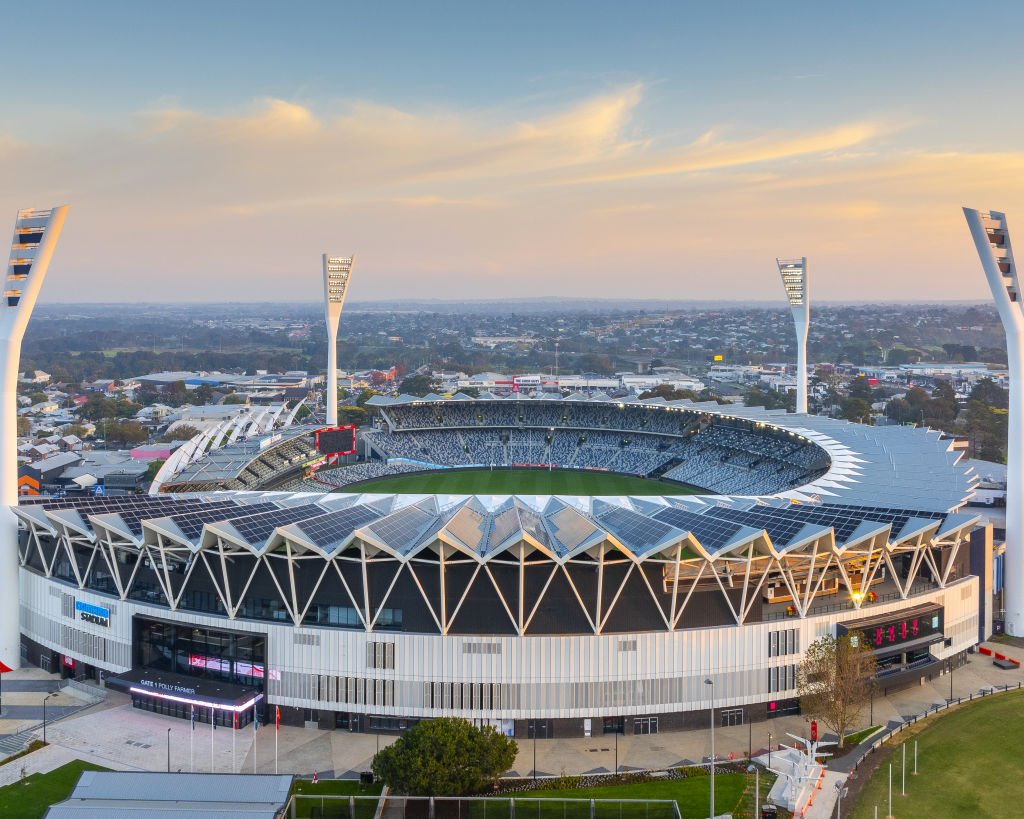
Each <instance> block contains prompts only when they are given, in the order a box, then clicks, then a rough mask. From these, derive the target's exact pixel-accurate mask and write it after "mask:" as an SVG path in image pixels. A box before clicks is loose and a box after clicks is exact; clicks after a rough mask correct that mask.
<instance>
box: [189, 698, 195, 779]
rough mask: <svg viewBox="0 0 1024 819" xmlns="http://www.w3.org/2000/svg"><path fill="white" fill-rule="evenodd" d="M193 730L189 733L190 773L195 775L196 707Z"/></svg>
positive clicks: (193, 709) (193, 708) (193, 716)
mask: <svg viewBox="0 0 1024 819" xmlns="http://www.w3.org/2000/svg"><path fill="white" fill-rule="evenodd" d="M191 722H192V730H191V731H189V732H188V772H189V773H195V772H196V765H195V738H196V707H195V706H194V705H193V706H192V719H191Z"/></svg>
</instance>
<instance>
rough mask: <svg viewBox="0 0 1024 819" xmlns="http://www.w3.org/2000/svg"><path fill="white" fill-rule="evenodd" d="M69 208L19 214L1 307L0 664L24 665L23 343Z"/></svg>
mask: <svg viewBox="0 0 1024 819" xmlns="http://www.w3.org/2000/svg"><path fill="white" fill-rule="evenodd" d="M67 213H68V208H67V205H62V206H60V207H57V208H51V209H49V210H33V209H31V208H29V209H26V210H19V211H18V217H17V220H16V221H15V223H14V238H13V239H12V240H11V256H10V260H9V261H8V262H7V278H6V281H5V286H4V295H3V301H0V345H2V346H3V347H4V358H3V365H4V366H3V372H2V373H0V377H2V379H3V390H2V391H3V396H2V398H0V400H2V401H3V404H2V406H0V663H3V664H4V665H7V666H9V667H10V668H18V666H19V665H21V660H20V657H21V652H20V643H21V629H20V620H21V612H20V610H19V600H18V598H19V595H18V521H17V518H15V517H14V513H13V512H12V511H11V509H10V507H12V506H16V505H17V503H18V415H17V406H18V368H19V364H20V360H21V340H22V338H24V336H25V328H26V327H27V326H28V320H29V318H30V317H31V315H32V308H34V307H35V306H36V298H37V297H38V296H39V290H40V288H42V286H43V279H45V278H46V268H47V267H49V264H50V259H51V258H52V256H53V250H54V248H55V247H56V245H57V238H58V237H59V236H60V231H61V228H62V227H64V219H65V217H66V216H67Z"/></svg>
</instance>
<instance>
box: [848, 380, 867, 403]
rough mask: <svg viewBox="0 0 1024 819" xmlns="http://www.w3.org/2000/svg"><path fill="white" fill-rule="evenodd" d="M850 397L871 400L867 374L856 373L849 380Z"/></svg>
mask: <svg viewBox="0 0 1024 819" xmlns="http://www.w3.org/2000/svg"><path fill="white" fill-rule="evenodd" d="M850 398H859V399H860V400H861V401H867V402H868V403H870V402H871V384H870V382H869V381H868V379H867V376H864V375H858V376H857V377H856V378H855V379H853V381H851V382H850Z"/></svg>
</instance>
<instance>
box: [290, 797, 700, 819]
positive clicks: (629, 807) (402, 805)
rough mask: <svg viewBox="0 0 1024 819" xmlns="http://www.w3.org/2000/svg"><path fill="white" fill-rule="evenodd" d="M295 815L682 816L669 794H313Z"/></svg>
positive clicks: (347, 818) (350, 818) (421, 818)
mask: <svg viewBox="0 0 1024 819" xmlns="http://www.w3.org/2000/svg"><path fill="white" fill-rule="evenodd" d="M285 815H286V816H289V817H291V819H307V818H308V819H373V817H374V816H376V815H379V816H380V817H381V819H488V817H490V819H682V816H681V815H680V813H679V807H678V806H677V805H676V803H675V801H673V800H670V799H656V800H649V799H568V798H567V799H561V798H554V799H538V798H536V797H533V798H530V797H514V798H513V797H501V796H497V797H496V796H465V797H454V796H380V797H377V796H312V795H299V794H296V795H294V796H292V798H291V799H290V800H289V802H288V806H287V810H286V813H285Z"/></svg>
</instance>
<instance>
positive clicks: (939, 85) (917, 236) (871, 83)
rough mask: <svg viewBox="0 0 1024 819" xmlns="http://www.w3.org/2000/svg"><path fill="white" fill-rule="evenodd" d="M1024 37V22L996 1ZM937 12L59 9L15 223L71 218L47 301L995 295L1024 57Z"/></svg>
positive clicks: (10, 106) (43, 64)
mask: <svg viewBox="0 0 1024 819" xmlns="http://www.w3.org/2000/svg"><path fill="white" fill-rule="evenodd" d="M984 14H985V16H986V17H987V18H988V19H989V20H994V19H997V20H998V21H999V28H1000V29H1007V30H1015V29H1019V28H1020V26H1021V23H1022V22H1024V7H1021V6H1019V5H1018V4H1013V3H1000V2H996V3H991V4H988V5H987V6H986V7H985V10H984ZM978 15H979V11H978V10H976V9H972V8H968V7H965V6H961V5H954V4H949V3H938V4H937V3H924V2H909V3H905V4H902V5H900V6H898V7H893V6H891V5H889V4H885V3H877V2H868V3H863V4H857V5H856V6H842V7H831V6H828V5H827V4H820V3H783V4H778V5H773V6H767V5H763V4H760V3H754V2H747V3H742V2H741V3H737V4H733V5H731V6H730V8H729V12H728V13H722V12H721V11H720V10H718V9H716V8H713V7H706V6H693V7H689V6H687V5H685V4H678V3H647V4H643V5H639V6H621V5H617V4H612V3H579V2H563V3H559V4H556V5H553V6H551V7H549V6H548V5H545V4H540V3H526V4H521V5H520V6H517V7H515V9H514V10H512V9H509V8H506V7H488V6H483V5H480V4H472V3H438V4H431V5H418V4H412V3H399V4H395V5H392V6H389V7H388V8H386V9H382V8H375V7H372V6H368V5H359V6H357V5H354V4H353V5H349V4H334V3H330V4H328V3H310V4H306V5H304V6H302V8H301V12H297V11H291V10H289V9H288V8H286V7H284V6H281V5H280V4H277V5H273V4H269V3H263V2H254V3H248V4H245V5H244V6H234V5H232V4H199V3H194V2H185V3H181V4H176V5H175V6H174V7H166V8H163V7H160V8H157V7H146V6H140V5H139V4H128V3H112V2H110V3H104V2H99V3H95V4H89V5H88V6H86V5H82V4H76V3H71V2H54V3H52V4H50V5H48V7H47V21H46V28H47V31H46V37H45V38H44V39H43V40H42V41H40V40H39V39H37V38H34V37H33V38H20V37H15V38H11V42H9V43H8V44H7V46H6V47H5V49H4V50H3V51H2V52H0V69H2V70H3V72H4V76H5V77H6V78H7V79H8V83H7V86H8V87H7V88H6V89H5V101H6V103H7V104H6V105H5V113H4V114H3V115H0V174H2V177H3V179H4V185H3V186H0V214H2V213H4V212H6V213H7V214H8V218H13V217H14V215H15V212H16V211H17V209H18V208H21V207H47V206H50V205H55V204H64V203H66V204H69V205H71V211H70V214H69V217H68V220H67V223H66V226H65V229H64V233H63V237H62V240H61V247H60V248H59V249H58V251H57V254H56V256H55V258H54V262H53V266H52V269H51V272H50V274H49V277H48V280H47V283H46V285H45V287H44V289H43V292H42V294H41V297H40V305H41V306H42V305H45V304H47V303H56V302H75V301H98V302H114V301H134V302H145V301H155V300H161V299H165V300H178V299H184V300H190V301H194V300H202V301H230V300H236V299H237V300H244V301H273V300H282V299H283V300H298V301H307V302H314V301H316V300H317V298H318V292H319V291H320V289H321V288H322V275H321V269H320V254H321V253H322V252H324V251H325V250H328V249H330V248H337V247H342V248H346V249H351V251H354V252H355V253H356V254H357V255H358V256H359V259H360V275H359V277H358V279H357V280H356V281H355V283H354V285H353V288H352V292H351V299H352V303H353V307H358V305H359V304H360V303H364V302H369V301H378V300H385V299H392V298H401V299H403V300H413V299H427V298H439V299H454V300H461V299H466V300H476V299H484V300H488V299H490V300H493V299H501V298H511V297H543V296H544V295H551V296H557V297H574V296H579V297H584V298H623V299H627V298H642V299H649V298H656V299H669V300H687V299H693V300H697V301H730V300H732V301H737V302H743V301H750V302H759V303H760V302H764V303H768V302H771V303H776V302H777V303H778V304H779V306H780V307H782V306H784V299H783V298H782V295H781V293H780V288H779V284H778V272H777V269H776V267H775V259H776V257H790V256H807V257H808V258H809V262H810V267H811V271H812V280H813V288H814V294H815V298H816V300H818V301H820V302H829V301H852V302H857V301H864V302H869V301H878V300H884V299H886V298H888V299H890V300H891V301H907V300H913V301H939V300H961V301H963V300H969V301H978V302H987V301H989V300H990V295H989V294H988V292H987V287H986V284H985V281H984V278H983V277H982V276H981V275H980V274H979V272H978V270H977V259H976V258H972V257H974V251H973V247H972V244H971V241H970V236H969V235H968V233H967V231H966V229H965V227H964V225H963V217H962V214H961V211H960V208H961V206H963V205H967V206H969V207H977V208H983V209H987V208H996V209H999V210H1002V211H1005V212H1006V213H1007V216H1008V220H1009V223H1010V225H1011V230H1012V226H1013V225H1015V224H1017V222H1015V221H1014V220H1015V219H1018V220H1019V221H1020V223H1021V224H1024V149H1021V148H1020V146H1019V140H1017V139H1015V137H1014V135H1015V134H1017V133H1019V132H1020V130H1021V125H1022V124H1024V123H1022V119H1024V113H1022V112H1021V110H1020V108H1019V106H1016V105H1014V104H1013V103H1014V102H1015V100H1016V97H1015V89H1016V88H1019V87H1020V85H1021V81H1022V80H1024V56H1021V55H1020V54H1019V53H1018V52H1017V51H1015V50H1013V49H1008V48H999V51H998V64H997V65H994V67H993V68H992V69H991V70H989V69H988V68H987V66H988V64H989V61H990V60H991V58H992V56H993V53H994V51H993V43H992V41H991V29H990V28H988V27H986V26H982V25H978Z"/></svg>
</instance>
